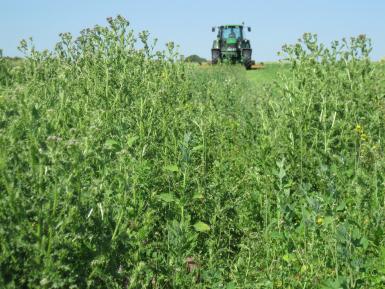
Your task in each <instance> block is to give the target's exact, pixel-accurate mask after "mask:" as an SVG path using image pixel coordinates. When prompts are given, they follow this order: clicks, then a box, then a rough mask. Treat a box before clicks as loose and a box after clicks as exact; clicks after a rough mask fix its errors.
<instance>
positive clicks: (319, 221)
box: [316, 216, 324, 225]
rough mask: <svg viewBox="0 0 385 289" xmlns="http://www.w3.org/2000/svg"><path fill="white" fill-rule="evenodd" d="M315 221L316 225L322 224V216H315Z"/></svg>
mask: <svg viewBox="0 0 385 289" xmlns="http://www.w3.org/2000/svg"><path fill="white" fill-rule="evenodd" d="M316 223H317V225H322V224H323V223H324V218H323V217H321V216H319V217H317V220H316Z"/></svg>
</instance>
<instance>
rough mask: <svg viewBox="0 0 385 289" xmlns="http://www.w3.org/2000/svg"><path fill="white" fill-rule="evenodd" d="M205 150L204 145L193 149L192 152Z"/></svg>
mask: <svg viewBox="0 0 385 289" xmlns="http://www.w3.org/2000/svg"><path fill="white" fill-rule="evenodd" d="M203 149H204V145H197V146H196V147H193V148H192V149H191V151H192V152H196V151H201V150H203Z"/></svg>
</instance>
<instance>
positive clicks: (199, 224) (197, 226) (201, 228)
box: [194, 221, 210, 232]
mask: <svg viewBox="0 0 385 289" xmlns="http://www.w3.org/2000/svg"><path fill="white" fill-rule="evenodd" d="M194 229H195V230H196V231H198V232H208V231H210V226H209V225H207V224H206V223H203V222H201V221H199V222H196V223H195V224H194Z"/></svg>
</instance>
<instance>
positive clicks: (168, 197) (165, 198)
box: [158, 194, 177, 203]
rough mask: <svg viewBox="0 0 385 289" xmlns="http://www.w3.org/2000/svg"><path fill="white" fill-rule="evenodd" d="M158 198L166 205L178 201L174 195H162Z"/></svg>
mask: <svg viewBox="0 0 385 289" xmlns="http://www.w3.org/2000/svg"><path fill="white" fill-rule="evenodd" d="M158 198H159V199H160V200H162V201H163V202H165V203H172V202H175V201H176V200H177V199H176V198H175V196H174V195H173V194H160V195H159V196H158Z"/></svg>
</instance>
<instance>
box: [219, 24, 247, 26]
mask: <svg viewBox="0 0 385 289" xmlns="http://www.w3.org/2000/svg"><path fill="white" fill-rule="evenodd" d="M219 27H243V25H242V24H227V25H221V26H219Z"/></svg>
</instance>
